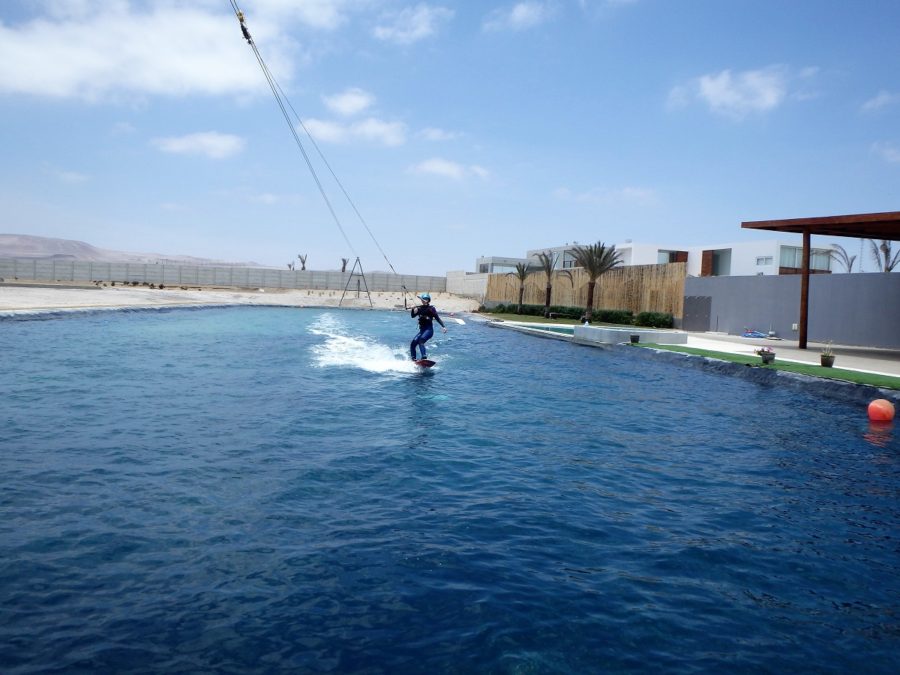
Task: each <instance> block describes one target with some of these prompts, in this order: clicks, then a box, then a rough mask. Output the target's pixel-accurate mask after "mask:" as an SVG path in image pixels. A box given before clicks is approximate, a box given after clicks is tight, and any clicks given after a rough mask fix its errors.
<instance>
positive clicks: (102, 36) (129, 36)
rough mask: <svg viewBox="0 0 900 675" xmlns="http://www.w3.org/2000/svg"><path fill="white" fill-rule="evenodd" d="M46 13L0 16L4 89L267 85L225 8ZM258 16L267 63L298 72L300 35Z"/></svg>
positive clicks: (44, 91) (91, 92)
mask: <svg viewBox="0 0 900 675" xmlns="http://www.w3.org/2000/svg"><path fill="white" fill-rule="evenodd" d="M47 6H49V7H52V8H53V10H54V11H53V12H52V13H51V14H50V15H49V17H48V16H46V15H45V16H42V17H40V18H36V19H34V20H31V21H28V22H25V23H22V24H18V25H15V26H11V25H4V24H0V93H15V94H31V95H38V96H52V97H59V98H78V99H84V100H100V99H110V98H113V99H115V98H121V97H134V96H141V95H146V94H150V95H165V96H181V95H186V94H207V95H221V94H231V95H233V94H239V95H243V94H247V93H257V92H263V91H264V90H265V88H266V84H265V80H264V79H263V77H262V75H261V73H260V71H259V66H258V64H257V63H256V61H255V59H253V57H252V53H251V52H250V51H249V48H248V47H247V45H246V43H245V42H244V41H243V40H241V38H240V30H239V28H238V26H237V21H236V20H235V19H234V17H233V15H231V14H230V13H228V12H223V11H221V9H220V8H219V7H218V5H217V6H216V7H215V8H214V9H209V10H207V9H205V8H204V5H203V3H199V6H194V7H189V8H184V7H182V6H179V5H178V4H175V3H172V2H157V3H155V4H154V3H151V4H150V6H149V8H145V7H144V6H141V7H138V5H137V4H134V5H133V4H131V3H128V2H116V1H113V2H102V3H101V2H98V1H96V0H81V1H78V0H66V1H65V2H54V3H49V4H48V5H47ZM283 30H284V28H283V27H281V26H279V25H277V24H276V23H273V22H270V23H265V22H262V21H261V22H259V24H258V26H256V27H255V33H258V35H256V34H255V37H257V38H258V39H259V38H261V39H263V40H265V41H266V43H267V46H268V49H267V52H268V53H267V64H268V65H269V68H270V70H272V72H273V73H275V74H276V77H277V78H279V79H281V78H282V77H284V76H288V77H289V76H290V75H291V72H292V67H293V66H292V63H293V62H295V61H296V58H295V55H294V54H292V51H293V43H292V42H291V41H290V40H289V39H287V38H285V37H284V34H283V33H282V32H281V31H283Z"/></svg>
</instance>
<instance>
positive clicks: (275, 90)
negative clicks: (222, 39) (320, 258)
mask: <svg viewBox="0 0 900 675" xmlns="http://www.w3.org/2000/svg"><path fill="white" fill-rule="evenodd" d="M229 1H230V3H231V7H232V9H234V13H235V15H236V16H237V19H238V22H239V23H240V25H241V32H242V33H243V36H244V39H245V40H246V41H247V44H249V45H250V47H251V48H252V49H253V54H254V55H255V56H256V60H257V62H258V63H259V66H260V68H261V69H262V71H263V75H264V76H265V78H266V81H267V82H268V83H269V88H270V89H271V90H272V95H273V96H275V100H276V101H277V103H278V107H279V108H280V109H281V114H282V115H283V116H284V119H285V121H286V122H287V124H288V127H289V128H290V130H291V134H292V135H293V137H294V141H295V142H296V144H297V147H298V148H300V152H301V153H302V154H303V159H304V160H305V161H306V166H307V168H309V172H310V173H311V174H312V176H313V180H315V182H316V186H317V187H318V188H319V193H320V194H321V195H322V199H324V200H325V204H326V205H327V206H328V210H329V211H330V212H331V217H332V218H333V219H334V222H335V224H336V225H337V226H338V229H339V230H340V232H341V234H342V235H343V237H344V241H346V242H347V245H348V246H349V247H350V250H351V251H353V254H354V255H356V258H357V261H358V260H359V256H358V255H357V254H356V251H355V250H354V248H353V245H352V244H351V243H350V239H349V238H348V237H347V233H346V232H345V231H344V228H343V226H342V225H341V221H340V219H339V218H338V216H337V213H336V212H335V210H334V208H333V206H332V204H331V200H329V199H328V195H327V194H326V193H325V189H324V187H323V186H322V182H321V181H320V180H319V176H318V174H317V173H316V170H315V167H314V166H313V164H312V161H311V160H310V158H309V155H308V154H307V152H306V149H305V148H304V147H303V143H302V142H301V140H300V136H299V135H298V134H297V128H296V126H295V125H294V124H293V123H292V122H291V118H290V115H288V111H287V108H290V110H291V112H292V113H293V114H294V118H295V119H296V120H297V123H298V124H299V125H300V127H301V128H302V129H303V131H304V132H306V135H307V137H308V138H309V140H310V142H311V143H312V145H313V147H314V148H315V149H316V152H317V153H318V155H319V158H320V159H321V160H322V163H323V164H325V166H326V167H327V168H328V171H329V173H331V177H332V178H333V179H334V182H335V183H337V185H338V187H339V188H340V189H341V192H342V193H343V195H344V197H345V198H346V199H347V202H348V203H349V204H350V206H351V207H352V209H353V211H354V213H356V216H357V217H358V218H359V221H360V222H361V223H362V225H363V227H364V228H365V230H366V232H368V234H369V237H371V239H372V241H373V242H374V244H375V246H376V247H377V248H378V251H379V252H380V253H381V256H382V257H383V258H384V261H385V262H386V263H387V265H388V267H389V268H390V270H391V272H393V273H394V274H395V275H397V276H398V277H399V276H400V275H399V274H398V273H397V270H395V269H394V266H393V265H392V264H391V261H390V260H389V259H388V257H387V254H386V253H385V252H384V249H383V248H382V247H381V244H379V243H378V240H377V239H376V238H375V235H374V233H373V232H372V230H371V228H370V227H369V224H368V223H367V222H366V219H365V218H363V215H362V213H360V210H359V209H358V208H357V206H356V204H355V202H354V201H353V200H352V199H351V198H350V194H349V193H348V192H347V190H346V188H345V187H344V184H343V183H342V182H341V180H340V179H339V178H338V177H337V174H336V173H335V172H334V169H332V168H331V164H329V163H328V160H327V159H326V158H325V155H324V153H323V152H322V150H321V148H319V144H318V143H316V140H315V138H313V135H312V134H311V133H310V131H309V129H308V128H307V127H306V125H305V124H304V123H303V120H302V119H301V118H300V115H298V114H297V111H296V110H295V109H294V106H293V105H291V102H290V100H289V99H288V97H287V96H286V95H285V93H284V90H283V89H282V88H281V85H279V84H278V82H277V81H276V80H275V77H274V76H273V75H272V73H271V71H270V70H269V68H268V66H267V65H266V62H265V61H264V60H263V58H262V55H261V54H260V53H259V49H258V48H257V47H256V43H255V42H254V41H253V37H252V36H251V35H250V31H249V30H248V29H247V24H246V23H245V20H244V13H243V12H242V11H241V10H240V8H238V5H237V2H236V0H229ZM360 269H362V268H361V267H360ZM400 287H401V288H402V289H403V293H404V303H405V302H406V293H407V292H408V291H407V289H406V286H405V285H404V284H402V283H401V286H400Z"/></svg>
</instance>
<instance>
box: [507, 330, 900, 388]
mask: <svg viewBox="0 0 900 675" xmlns="http://www.w3.org/2000/svg"><path fill="white" fill-rule="evenodd" d="M490 323H491V325H492V326H496V327H498V328H507V329H512V330H518V331H520V332H525V333H529V334H532V335H537V336H539V337H548V338H555V339H559V340H567V341H570V342H577V343H579V344H592V343H597V344H603V343H604V342H605V341H604V340H600V339H598V340H586V339H584V338H581V339H579V338H578V337H576V335H577V334H578V333H582V334H584V331H585V330H588V331H602V330H604V329H603V328H600V327H596V328H595V327H588V328H587V329H585V328H584V327H582V326H571V324H569V326H571V327H572V328H573V331H572V333H562V332H552V331H551V330H550V329H551V328H556V329H560V328H561V327H562V325H561V324H553V323H526V322H514V321H492V322H490ZM576 329H580V330H576ZM615 330H617V331H619V332H620V333H621V336H622V339H621V340H619V341H617V342H618V343H622V342H628V341H629V335H630V334H632V333H635V334H642V331H641V329H638V330H630V329H628V328H621V329H615ZM645 330H646V329H645ZM650 333H653V336H651V335H650ZM661 335H668V336H669V337H667V338H666V339H660V340H659V341H656V342H653V341H652V340H654V336H655V337H656V338H659V337H660V336H661ZM640 341H641V343H643V344H647V343H651V344H681V345H684V346H686V347H695V348H697V349H705V350H707V351H711V352H722V353H724V354H739V355H742V356H755V350H757V349H759V348H760V347H771V348H772V349H774V350H775V352H776V353H777V359H778V360H779V361H787V362H789V363H804V364H810V365H819V353H820V350H821V347H822V346H823V345H821V344H815V343H812V342H811V343H809V348H808V349H800V348H799V347H798V346H797V341H796V340H771V339H768V338H742V337H738V336H736V335H725V334H723V333H692V332H687V331H648V332H647V335H646V337H645V336H644V335H643V334H642V337H641V339H640ZM605 343H607V344H609V342H605ZM832 349H833V350H834V353H835V356H836V358H835V364H834V365H835V367H836V368H843V369H845V370H855V371H858V372H863V373H875V374H879V375H889V376H892V377H900V351H898V350H893V349H877V348H870V347H852V346H842V345H832Z"/></svg>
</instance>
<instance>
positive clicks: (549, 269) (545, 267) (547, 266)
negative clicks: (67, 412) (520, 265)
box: [537, 251, 556, 317]
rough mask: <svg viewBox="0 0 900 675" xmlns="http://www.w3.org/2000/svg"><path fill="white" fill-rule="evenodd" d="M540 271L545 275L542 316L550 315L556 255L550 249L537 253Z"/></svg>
mask: <svg viewBox="0 0 900 675" xmlns="http://www.w3.org/2000/svg"><path fill="white" fill-rule="evenodd" d="M537 259H538V262H539V263H540V265H541V271H542V272H543V273H544V274H545V275H546V277H547V292H546V294H545V295H544V316H545V317H546V316H549V315H550V294H551V293H552V292H553V268H554V267H556V256H555V255H553V253H552V252H551V251H544V252H543V253H538V254H537Z"/></svg>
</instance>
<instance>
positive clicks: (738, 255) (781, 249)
mask: <svg viewBox="0 0 900 675" xmlns="http://www.w3.org/2000/svg"><path fill="white" fill-rule="evenodd" d="M576 246H578V244H566V245H565V246H554V247H552V248H549V249H547V248H543V249H533V250H530V251H527V253H526V257H525V258H500V257H482V258H478V260H477V261H476V263H475V265H476V267H475V269H476V270H477V271H478V272H482V273H484V272H493V273H503V272H511V271H514V270H515V268H516V263H520V262H522V263H528V264H530V265H531V266H533V267H534V266H539V263H538V258H537V256H538V254H540V253H546V252H548V251H549V252H550V253H552V254H553V256H554V258H555V261H556V269H568V268H570V267H576V264H575V257H574V256H573V255H572V251H574V249H575V247H576ZM616 251H618V252H619V253H621V254H622V264H623V265H658V264H663V263H670V262H683V263H686V264H687V274H688V275H689V276H695V277H714V276H755V275H760V274H799V273H800V268H801V265H802V255H803V246H800V245H797V244H792V243H790V242H786V241H778V240H775V239H769V240H765V241H751V242H739V243H734V244H721V245H716V246H685V247H677V246H659V245H657V244H640V243H634V242H632V241H630V240H626V241H625V242H624V243H622V244H616ZM830 252H831V249H830V248H814V249H812V251H811V253H810V262H809V265H810V270H811V271H813V272H819V273H828V272H830V271H831V253H830Z"/></svg>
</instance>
